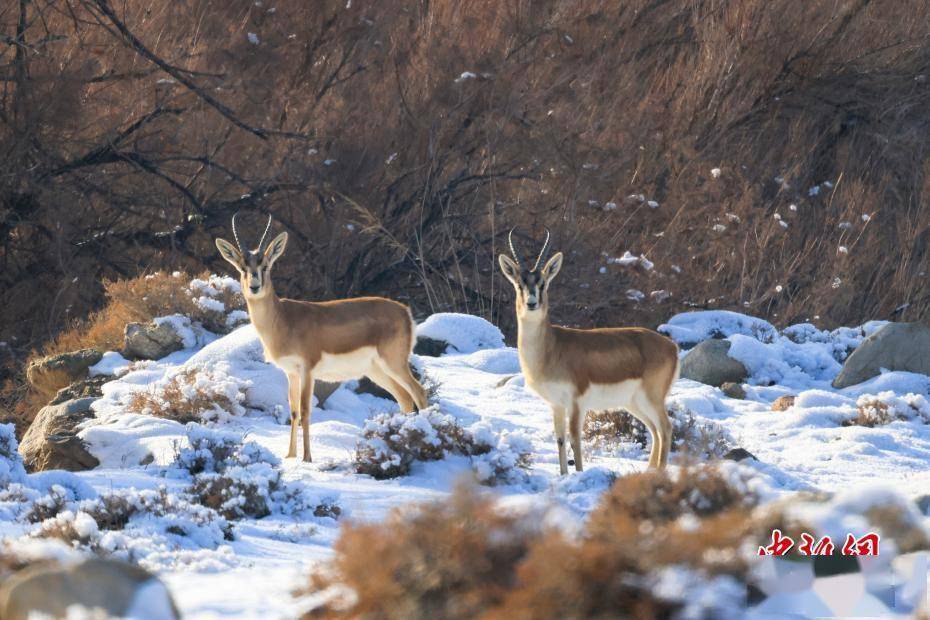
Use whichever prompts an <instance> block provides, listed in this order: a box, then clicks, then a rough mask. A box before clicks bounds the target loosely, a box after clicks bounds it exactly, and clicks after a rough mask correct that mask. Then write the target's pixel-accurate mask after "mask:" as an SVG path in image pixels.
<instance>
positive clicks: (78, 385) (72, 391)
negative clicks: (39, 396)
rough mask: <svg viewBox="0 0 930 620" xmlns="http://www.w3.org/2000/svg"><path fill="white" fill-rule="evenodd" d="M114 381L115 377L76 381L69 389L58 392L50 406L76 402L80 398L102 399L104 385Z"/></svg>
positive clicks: (102, 376)
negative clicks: (71, 401)
mask: <svg viewBox="0 0 930 620" xmlns="http://www.w3.org/2000/svg"><path fill="white" fill-rule="evenodd" d="M112 380H113V377H107V376H104V375H99V376H97V377H89V378H87V379H84V380H83V381H76V382H74V383H72V384H71V385H69V386H68V387H64V388H62V389H60V390H58V393H57V394H55V398H53V399H52V400H51V402H49V404H50V405H60V404H61V403H63V402H67V401H69V400H76V399H78V398H88V397H94V398H100V397H101V396H103V384H104V383H106V382H107V381H112Z"/></svg>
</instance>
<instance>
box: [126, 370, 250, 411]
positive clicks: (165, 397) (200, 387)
mask: <svg viewBox="0 0 930 620" xmlns="http://www.w3.org/2000/svg"><path fill="white" fill-rule="evenodd" d="M242 388H243V386H242V385H241V382H240V381H238V380H235V379H233V378H232V377H231V376H229V374H228V373H226V372H225V371H224V369H222V368H216V369H214V370H212V371H205V370H198V369H196V368H186V369H185V370H183V371H181V372H179V373H177V374H175V375H174V376H172V377H171V378H170V379H168V380H167V381H166V382H164V383H161V384H158V385H155V386H153V387H152V388H150V389H147V390H139V391H137V392H134V393H133V395H132V398H131V399H130V401H129V404H128V405H127V407H126V411H128V412H130V413H139V414H144V415H153V416H155V417H158V418H167V419H170V420H175V421H177V422H181V423H187V422H199V421H210V420H212V421H222V420H225V419H226V418H227V417H228V416H229V415H242V414H244V413H245V408H244V407H243V406H242V404H241V401H242V400H244V398H245V397H244V395H243V393H242Z"/></svg>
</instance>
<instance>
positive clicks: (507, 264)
mask: <svg viewBox="0 0 930 620" xmlns="http://www.w3.org/2000/svg"><path fill="white" fill-rule="evenodd" d="M497 262H498V263H500V266H501V271H503V272H504V277H505V278H507V279H508V280H510V282H511V283H512V284H513V285H514V286H517V283H518V282H519V281H520V266H519V265H517V263H515V262H514V260H513V259H512V258H510V257H509V256H507V255H506V254H501V255H500V256H498V257H497Z"/></svg>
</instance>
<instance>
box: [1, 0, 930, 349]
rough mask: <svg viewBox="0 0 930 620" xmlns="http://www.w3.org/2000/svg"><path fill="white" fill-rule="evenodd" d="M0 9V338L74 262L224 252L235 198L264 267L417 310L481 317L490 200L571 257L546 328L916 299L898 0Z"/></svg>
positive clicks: (909, 19) (198, 261)
mask: <svg viewBox="0 0 930 620" xmlns="http://www.w3.org/2000/svg"><path fill="white" fill-rule="evenodd" d="M0 30H2V33H3V39H2V41H3V43H2V44H0V78H2V79H0V92H2V96H0V149H2V153H3V157H2V158H0V265H2V266H3V268H2V270H0V282H2V284H0V287H2V291H3V297H4V299H5V301H6V303H4V304H3V306H2V308H0V339H2V340H6V341H9V342H10V343H11V344H12V345H13V350H14V351H24V350H27V349H30V348H33V347H37V346H40V345H41V343H43V342H45V341H46V340H48V339H50V338H53V337H54V336H55V334H56V333H57V332H58V331H59V330H60V329H61V328H62V326H65V325H67V324H69V323H71V321H72V317H82V316H84V315H86V314H87V313H88V312H89V311H90V310H92V309H94V308H98V307H99V306H100V304H101V303H102V301H103V293H102V287H101V285H100V282H102V281H103V280H104V279H118V278H124V277H129V276H133V275H136V274H138V273H140V272H143V271H153V270H156V269H168V270H169V271H173V270H175V269H184V270H187V271H189V272H197V271H200V270H202V269H204V268H207V269H212V270H216V271H219V272H225V271H226V266H225V265H224V263H223V262H222V261H221V260H220V259H219V257H218V255H217V253H216V251H215V249H214V248H213V245H212V238H213V237H214V236H219V235H223V236H229V234H230V233H229V228H228V225H229V219H230V217H231V216H232V215H233V214H234V213H236V212H237V211H240V210H241V211H242V212H243V215H242V220H243V221H244V222H247V223H248V224H249V225H250V227H251V229H252V230H251V234H248V235H247V236H248V237H250V238H251V239H252V240H253V241H252V242H254V239H255V237H257V234H258V233H259V232H260V227H261V226H262V225H263V222H264V218H265V217H266V216H267V214H269V213H271V214H273V215H274V216H275V219H276V220H277V222H278V223H277V224H276V226H277V227H278V229H286V230H288V231H289V232H290V233H291V243H290V245H289V248H288V252H287V255H286V256H285V258H284V259H283V260H282V261H280V263H279V266H278V267H277V269H276V276H277V280H276V281H277V284H278V288H279V291H280V292H282V293H287V294H289V295H293V296H302V297H310V298H332V297H338V296H345V295H354V294H361V293H387V294H391V295H394V296H396V297H398V298H401V299H405V300H409V302H410V303H411V304H412V305H413V306H414V310H415V313H416V314H417V315H418V316H422V315H424V314H426V313H428V312H431V311H437V310H446V309H455V310H463V311H469V312H473V313H477V314H480V315H483V316H485V317H487V318H489V319H491V320H492V321H495V322H498V323H502V324H503V325H504V327H505V328H508V327H510V326H511V325H512V321H513V319H512V309H511V307H510V292H509V288H508V287H507V286H504V285H503V283H502V280H501V278H500V276H499V275H498V274H497V272H496V270H495V268H494V266H495V260H494V257H495V254H496V253H497V252H500V251H501V250H502V249H503V248H504V247H505V242H504V239H505V236H506V232H507V230H509V228H510V227H511V226H514V225H517V226H519V235H518V237H519V240H520V245H521V247H523V248H524V251H525V252H527V253H531V252H533V251H535V247H536V243H537V242H538V238H539V236H541V233H542V231H543V229H544V228H545V227H549V228H551V229H552V230H553V233H554V235H555V245H556V246H557V247H558V248H560V249H562V250H565V251H567V252H568V253H569V260H568V261H567V264H566V268H565V271H566V272H567V273H566V274H565V275H564V276H562V277H560V282H559V284H558V286H557V288H556V289H555V291H554V293H553V294H554V300H553V302H554V309H553V314H554V318H556V319H557V320H560V321H563V322H568V323H575V324H582V325H590V324H611V323H612V324H618V323H622V324H632V323H640V324H647V325H655V324H657V323H658V322H660V321H662V320H664V319H666V318H668V316H670V315H671V314H673V313H675V312H678V311H681V310H683V309H686V308H690V307H710V308H731V309H739V310H742V311H745V312H749V313H752V314H757V315H761V316H766V317H769V318H772V319H773V320H775V321H777V322H779V323H783V322H788V321H797V320H803V319H807V318H813V317H815V316H817V317H820V320H821V322H823V323H825V324H827V325H830V324H835V323H856V322H859V321H861V320H863V319H867V318H874V317H888V316H890V315H892V313H894V312H895V309H896V308H899V306H902V305H903V304H909V306H907V308H906V309H904V310H900V311H898V313H897V315H896V316H898V317H902V318H906V319H909V320H915V319H919V318H922V317H924V316H925V315H926V314H927V311H928V307H930V284H928V272H930V267H928V264H927V263H928V255H927V252H926V251H925V248H926V246H927V239H928V235H930V233H928V223H930V215H928V213H927V209H926V208H925V204H926V202H927V200H928V199H930V196H928V192H930V180H928V177H925V173H927V172H928V170H930V158H928V152H927V145H928V140H930V138H928V136H930V132H928V126H930V105H928V103H930V81H928V79H927V78H928V71H930V66H928V60H930V40H928V33H930V9H928V5H927V3H926V2H924V1H923V0H843V1H840V0H817V1H805V0H767V1H765V2H762V1H760V0H738V1H732V2H722V1H720V0H629V1H626V2H612V1H607V0H601V1H595V0H581V1H576V0H573V1H572V2H569V1H567V0H534V1H532V2H531V1H529V0H514V1H512V2H496V1H494V2H492V1H488V0H475V1H472V2H453V1H448V0H434V1H432V2H427V1H422V0H421V1H404V0H389V1H379V2H374V1H373V0H352V1H351V2H348V3H347V2H346V1H345V0H338V1H323V0H321V1H319V2H303V1H299V0H278V1H274V2H269V1H265V2H253V1H252V0H222V1H219V0H187V1H185V2H155V1H153V0H121V1H119V2H116V1H112V0H41V1H33V2H29V1H27V0H18V1H15V2H7V3H4V4H3V5H2V7H0ZM712 170H714V171H715V173H712ZM718 170H719V172H717V171H718ZM649 201H653V202H652V203H650V202H649ZM651 204H657V206H656V207H655V208H652V207H651ZM534 237H535V238H534ZM627 250H629V251H631V252H632V253H633V254H634V255H639V254H644V255H645V256H646V257H647V258H648V259H649V260H650V261H653V262H654V263H655V268H654V269H652V270H646V269H644V268H643V267H642V266H637V267H629V266H627V267H624V266H622V265H619V264H608V260H607V259H608V257H615V256H620V255H622V254H623V252H625V251H627ZM602 266H603V267H605V271H604V273H600V272H599V268H600V267H602ZM630 289H636V290H638V291H642V292H643V293H645V298H644V299H642V300H640V301H636V300H633V299H630V297H637V295H635V293H630V294H628V291H629V290H630ZM652 291H657V292H658V291H667V292H668V293H671V297H668V298H665V297H666V296H665V294H660V293H657V294H656V295H655V296H650V293H651V292H652ZM11 300H13V301H15V303H10V302H11ZM7 351H8V352H9V351H10V349H7Z"/></svg>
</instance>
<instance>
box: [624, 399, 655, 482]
mask: <svg viewBox="0 0 930 620" xmlns="http://www.w3.org/2000/svg"><path fill="white" fill-rule="evenodd" d="M626 410H627V411H629V412H630V415H632V416H633V417H634V418H636V419H637V420H639V421H640V422H642V423H643V425H644V426H645V427H646V430H647V431H649V435H650V436H651V437H652V447H651V448H650V449H649V465H648V467H652V468H656V467H658V466H659V455H660V454H661V450H662V440H661V439H660V434H659V430H658V429H657V428H656V425H655V423H654V422H653V416H652V409H651V407H650V406H649V403H647V402H645V401H640V400H638V399H637V401H636V402H635V403H630V404H629V405H628V406H627V407H626Z"/></svg>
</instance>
